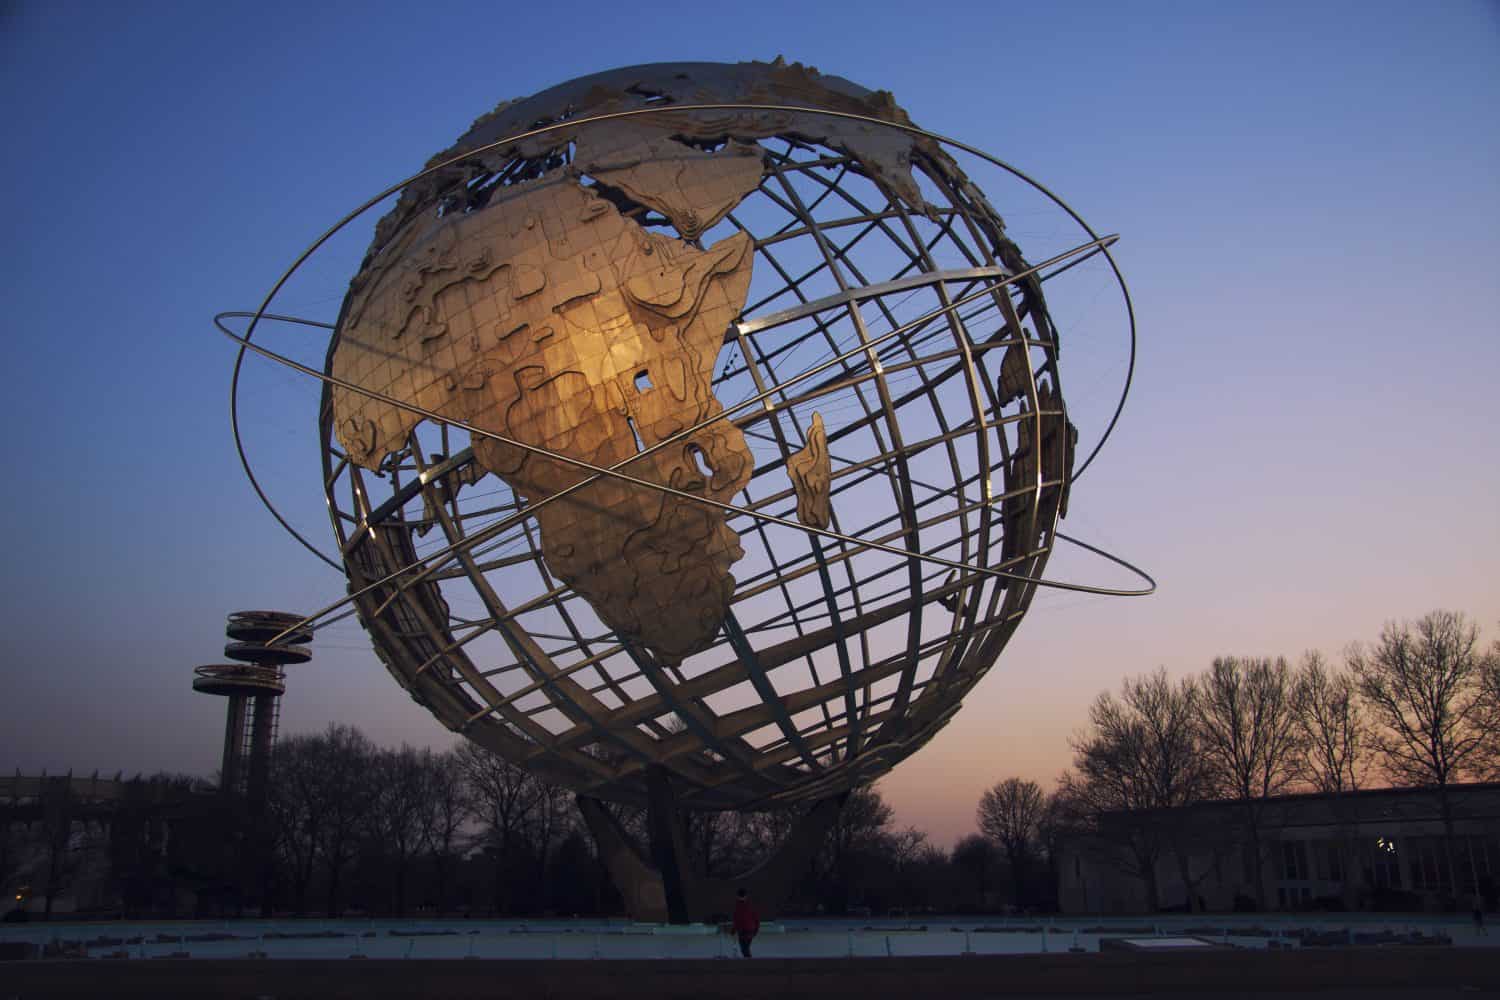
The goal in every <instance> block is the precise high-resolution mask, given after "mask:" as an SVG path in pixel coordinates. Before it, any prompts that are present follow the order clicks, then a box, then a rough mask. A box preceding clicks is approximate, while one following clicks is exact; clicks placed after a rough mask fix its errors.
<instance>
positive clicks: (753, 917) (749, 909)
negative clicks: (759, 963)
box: [733, 889, 760, 958]
mask: <svg viewBox="0 0 1500 1000" xmlns="http://www.w3.org/2000/svg"><path fill="white" fill-rule="evenodd" d="M733 923H734V932H735V934H737V935H739V939H740V954H741V955H744V956H745V957H746V958H749V957H750V942H751V941H754V940H755V935H756V933H757V932H758V931H759V930H760V915H759V914H757V913H756V912H755V904H754V903H752V902H750V897H749V896H748V895H747V894H746V892H745V890H744V889H740V891H739V898H738V899H736V900H735V901H734V922H733Z"/></svg>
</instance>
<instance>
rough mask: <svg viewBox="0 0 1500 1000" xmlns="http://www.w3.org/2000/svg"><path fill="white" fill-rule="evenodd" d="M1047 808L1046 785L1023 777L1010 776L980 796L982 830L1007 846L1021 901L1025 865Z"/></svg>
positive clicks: (1013, 878) (979, 816) (979, 810)
mask: <svg viewBox="0 0 1500 1000" xmlns="http://www.w3.org/2000/svg"><path fill="white" fill-rule="evenodd" d="M1045 810H1046V797H1045V796H1044V795H1043V794H1042V786H1040V785H1038V784H1037V783H1036V782H1034V781H1023V780H1022V779H1020V778H1006V779H1005V780H1004V781H1001V782H998V783H996V784H995V786H994V787H993V788H989V789H986V790H985V793H984V794H983V795H982V796H980V798H979V808H978V810H977V820H978V823H979V832H980V833H982V834H984V835H985V836H986V837H989V838H990V839H991V840H993V841H995V842H996V843H997V844H999V845H1000V846H1001V847H1002V848H1003V849H1004V850H1005V856H1006V859H1007V860H1009V861H1010V877H1011V880H1012V882H1013V883H1014V884H1015V890H1016V904H1017V905H1020V904H1021V903H1023V902H1024V901H1023V900H1022V898H1021V896H1022V894H1023V888H1022V887H1023V886H1024V885H1025V876H1026V871H1025V869H1026V866H1027V863H1028V862H1029V861H1030V858H1031V854H1032V847H1033V845H1035V843H1036V840H1037V832H1038V828H1039V826H1040V824H1041V821H1042V815H1043V813H1044V812H1045Z"/></svg>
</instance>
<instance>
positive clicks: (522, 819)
mask: <svg viewBox="0 0 1500 1000" xmlns="http://www.w3.org/2000/svg"><path fill="white" fill-rule="evenodd" d="M454 755H455V757H456V758H457V761H458V769H459V773H460V774H462V775H463V780H464V783H465V784H466V785H467V786H468V789H469V794H470V796H471V800H470V801H471V802H472V805H473V817H474V819H475V820H476V821H477V822H478V823H479V824H480V830H479V843H480V844H481V845H482V846H483V848H484V850H485V852H486V853H487V854H488V855H489V856H490V857H491V858H492V859H493V860H494V884H493V899H494V905H495V908H496V910H497V911H500V910H506V909H509V908H510V905H511V902H512V900H511V899H510V892H509V888H510V885H511V882H512V879H511V878H510V876H511V875H512V874H513V873H514V872H515V871H517V870H518V869H520V868H528V869H529V868H533V867H534V865H533V863H532V859H530V858H528V857H526V855H527V854H529V852H530V841H531V838H530V836H529V830H528V827H529V824H530V823H531V822H532V817H531V812H532V810H533V809H534V808H535V807H536V805H537V803H538V801H539V800H540V799H541V798H542V797H543V795H544V791H545V785H544V784H543V783H542V782H541V781H540V780H538V779H537V778H536V777H535V776H534V775H532V774H531V773H530V772H529V771H527V770H525V769H524V768H521V767H518V766H516V765H515V764H512V763H511V762H510V761H508V760H506V759H505V758H504V757H501V756H500V755H499V754H496V753H494V752H492V751H490V750H486V749H485V748H484V747H481V746H479V745H478V744H476V743H472V742H468V741H465V742H463V743H461V744H459V746H458V748H457V749H456V750H455V751H454Z"/></svg>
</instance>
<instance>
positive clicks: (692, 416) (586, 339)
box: [332, 128, 764, 663]
mask: <svg viewBox="0 0 1500 1000" xmlns="http://www.w3.org/2000/svg"><path fill="white" fill-rule="evenodd" d="M597 133H598V134H597V135H596V136H595V137H594V139H593V140H591V141H590V142H589V143H580V144H579V150H578V155H577V157H576V159H575V164H576V166H575V167H574V168H571V169H569V170H566V171H558V172H557V173H554V174H547V175H545V176H543V177H542V178H539V179H536V180H531V181H526V182H524V183H520V184H515V185H512V186H510V187H508V188H505V189H502V190H501V191H499V192H497V193H496V195H495V197H494V198H493V199H492V200H491V202H490V203H489V204H488V205H487V206H485V207H484V208H482V209H479V210H476V211H473V212H469V213H450V214H448V215H445V216H443V217H441V218H435V217H432V218H426V219H421V220H416V221H413V222H412V223H411V224H409V225H408V227H407V229H406V231H405V232H403V233H402V234H400V235H398V236H397V237H396V239H395V240H393V241H392V242H391V243H390V244H388V245H387V246H385V247H384V249H383V250H382V251H381V252H380V253H379V254H378V255H377V256H376V257H375V258H374V259H373V260H371V261H370V262H369V263H368V265H367V266H366V268H365V270H364V271H362V272H361V275H360V276H359V277H358V278H356V279H355V285H354V295H353V297H352V299H351V302H350V305H349V308H348V310H347V311H346V314H345V316H344V317H343V319H342V320H341V323H340V328H339V331H338V343H337V346H336V348H335V350H334V354H333V358H332V370H333V374H334V375H335V376H337V377H338V378H340V379H343V380H346V381H348V382H350V383H352V384H354V385H357V386H361V387H363V388H366V389H369V390H371V391H374V392H378V393H381V394H383V395H386V396H389V397H392V398H394V399H398V400H401V401H404V402H410V403H413V404H415V405H418V406H421V407H423V408H425V409H427V410H431V411H432V412H434V413H438V414H441V415H442V416H443V417H445V418H448V419H451V420H454V421H462V422H465V423H467V424H469V425H471V426H473V427H477V428H482V429H484V430H489V431H492V432H495V433H498V434H502V435H504V436H506V437H509V438H511V439H513V440H516V441H521V442H524V443H526V444H529V445H533V446H535V447H537V448H541V449H545V450H547V451H549V452H553V453H560V454H565V455H568V456H571V457H574V458H577V459H581V460H583V461H585V462H588V463H589V464H591V465H595V466H600V467H609V466H614V465H616V464H618V463H620V462H622V461H624V460H626V459H629V458H631V457H632V456H634V455H636V454H638V453H639V452H641V451H642V450H644V449H646V448H650V447H651V446H652V445H655V444H657V443H658V442H660V441H663V440H665V439H666V438H668V437H670V436H672V435H673V434H676V433H678V432H680V431H683V430H686V429H687V428H690V427H693V426H695V425H697V424H700V423H702V422H704V421H707V420H710V419H711V418H713V417H715V416H717V415H718V414H720V413H722V412H723V408H722V406H721V404H720V403H719V401H718V400H717V399H716V398H715V397H714V395H713V391H712V387H711V379H712V375H713V369H714V363H715V360H716V358H717V356H718V353H719V350H720V347H721V346H722V344H723V340H724V333H725V330H726V328H727V327H728V325H729V323H730V322H731V321H732V320H733V319H734V318H735V317H736V316H737V315H738V314H739V313H740V311H741V310H742V309H743V308H744V304H745V297H746V295H747V294H748V291H749V286H750V273H751V262H752V258H753V245H752V241H751V239H750V237H749V236H748V235H747V234H744V233H737V234H735V235H733V236H730V237H728V238H726V239H723V240H721V241H719V242H717V243H715V244H713V245H711V246H709V247H707V248H705V249H698V248H697V247H695V246H693V245H691V244H689V243H687V242H685V241H684V240H680V239H674V238H671V237H669V236H664V235H661V234H660V233H655V232H650V231H648V230H646V229H645V228H643V227H642V226H640V225H639V224H637V223H636V222H635V221H634V220H633V219H630V218H627V217H625V216H623V215H621V213H620V212H619V211H618V210H617V209H616V207H615V205H614V204H612V203H611V202H610V201H608V200H606V199H605V198H602V197H600V196H599V195H598V194H597V193H596V192H595V191H594V190H592V189H591V188H590V187H588V186H585V185H584V184H583V183H581V182H580V175H581V174H583V173H584V172H585V171H586V173H587V176H589V177H593V178H595V179H596V180H598V181H600V182H603V183H610V184H611V185H612V186H617V188H618V189H619V190H623V191H627V192H628V194H629V197H630V198H631V199H633V200H635V201H637V202H639V203H642V204H645V205H647V206H648V207H650V208H652V209H655V210H657V211H659V212H661V213H662V214H664V215H665V216H666V217H667V218H668V219H669V220H670V221H671V222H672V223H673V225H674V228H676V229H677V230H678V232H680V233H683V234H684V235H685V236H689V237H690V238H692V237H696V236H697V235H699V234H700V233H701V232H703V231H704V230H705V229H706V228H708V227H709V226H711V225H713V224H714V223H715V222H717V221H719V220H720V219H722V218H723V217H724V215H726V214H727V213H728V212H729V211H730V210H731V209H732V208H733V207H734V205H735V204H737V203H738V202H739V201H740V200H741V199H743V198H744V197H745V195H746V194H748V193H749V192H750V191H753V190H754V189H755V188H756V186H757V185H758V184H759V183H760V179H761V177H762V174H763V171H764V166H763V164H762V161H761V158H760V156H759V151H758V148H757V147H754V146H744V145H741V144H738V143H731V144H729V145H728V146H726V147H725V148H724V149H721V150H719V151H718V152H715V153H707V152H704V151H702V150H698V149H694V148H692V147H689V146H687V145H684V144H681V143H676V142H673V141H672V140H670V139H669V138H666V137H663V136H661V135H659V134H657V133H656V132H654V131H651V130H635V134H632V130H628V129H619V128H617V129H608V130H605V129H600V130H597ZM643 136H644V139H643ZM332 398H333V408H334V426H335V429H336V433H337V435H338V439H339V442H340V444H341V445H342V446H343V447H344V448H345V450H346V451H347V453H348V455H349V458H350V460H351V461H353V462H355V463H357V464H358V465H360V466H362V467H364V468H367V469H378V468H379V467H380V466H381V463H382V462H383V461H384V460H385V458H386V457H387V456H389V455H390V454H391V453H393V452H397V451H400V450H401V449H403V448H404V447H406V445H407V444H408V443H409V442H408V438H409V435H410V434H411V431H412V429H413V428H414V427H415V426H416V425H417V424H418V423H419V422H420V421H421V420H422V419H423V418H422V416H421V415H420V414H416V413H412V412H410V411H408V410H404V409H401V408H399V407H396V406H393V405H390V404H388V403H385V402H382V401H380V400H375V399H371V398H370V397H368V396H364V395H362V394H360V393H357V392H352V391H349V390H346V389H342V388H339V387H335V388H334V389H333V392H332ZM473 449H474V455H475V460H476V462H477V463H478V465H479V466H481V467H482V468H483V469H485V470H487V471H490V472H494V473H496V474H498V475H499V476H501V477H502V478H503V479H504V480H505V481H506V482H507V483H508V484H510V486H511V487H512V488H513V489H514V490H515V491H516V492H517V493H518V494H520V495H521V496H522V497H524V498H526V499H527V500H529V501H533V502H534V501H537V500H540V499H543V498H545V497H548V496H551V495H553V494H555V493H557V492H558V491H560V490H563V489H566V488H568V487H570V486H572V485H574V484H575V483H578V482H579V481H581V480H583V479H586V478H588V476H589V475H591V473H588V472H587V470H583V469H580V468H578V467H577V466H574V465H570V464H568V463H566V462H563V461H559V460H557V459H553V458H548V457H545V456H543V455H539V454H536V453H531V452H527V451H525V450H523V449H520V448H516V447H513V446H510V445H506V444H502V443H500V442H496V441H493V440H490V439H488V438H482V437H478V436H476V437H475V438H474V439H473ZM752 466H753V463H752V460H751V455H750V451H749V448H748V446H747V445H746V442H745V438H744V435H743V434H742V433H741V432H740V430H739V428H737V427H736V426H735V425H734V424H733V423H731V422H730V421H728V420H720V421H716V422H713V423H711V424H709V425H708V426H707V427H703V428H700V429H699V430H696V431H694V432H693V433H691V434H689V435H687V436H685V437H684V438H682V439H681V440H679V441H676V442H673V443H672V444H671V445H668V446H666V447H664V448H662V449H660V450H659V451H656V452H654V453H652V454H650V455H645V456H642V457H641V458H639V459H636V460H635V461H633V462H631V463H630V464H629V465H628V466H626V467H625V468H624V469H623V470H622V471H623V472H625V473H627V474H629V475H631V476H634V477H636V478H639V479H643V480H649V481H652V482H656V483H661V484H666V485H669V486H671V487H673V488H674V489H678V490H682V491H685V492H689V493H699V494H702V495H703V496H705V497H708V498H711V499H713V500H717V501H720V502H729V500H730V498H731V497H732V496H733V495H734V494H735V493H737V492H738V491H739V490H741V489H742V488H743V487H744V486H745V484H746V483H747V482H748V481H749V479H750V475H751V472H752ZM536 517H537V519H538V521H539V523H540V528H541V543H542V553H543V556H544V558H545V559H546V562H547V565H548V567H549V568H550V570H551V572H552V573H553V574H554V575H556V576H557V577H558V578H559V579H561V580H562V581H563V582H565V583H567V584H568V585H569V586H571V587H572V588H573V589H574V590H575V591H577V592H578V593H579V594H581V595H582V596H583V597H584V598H585V599H586V600H587V601H588V602H589V604H590V605H591V606H592V607H593V608H594V610H595V611H596V613H597V614H598V615H599V617H600V619H601V620H602V621H603V622H604V623H605V624H606V625H608V626H609V627H610V628H612V629H614V630H615V631H616V632H617V633H618V634H619V635H620V636H621V637H622V638H625V639H627V640H631V641H635V642H638V643H640V644H641V645H644V646H645V647H647V648H649V649H651V650H652V651H654V652H655V653H656V654H657V655H658V656H659V657H660V658H661V659H662V660H664V661H666V662H669V663H671V662H678V661H680V660H681V659H682V658H683V657H685V656H687V655H689V654H691V653H693V652H696V651H698V650H700V649H703V648H706V647H707V646H709V645H710V644H712V642H713V641H714V638H715V636H716V634H717V632H718V629H719V626H720V625H721V624H722V622H723V620H724V617H725V615H726V613H727V610H728V606H729V600H730V597H731V596H732V594H733V592H734V586H735V581H734V578H733V577H732V576H731V575H730V573H729V568H730V566H731V565H732V564H733V563H734V562H736V561H737V560H738V559H740V558H742V557H743V555H744V552H743V550H742V549H741V548H740V545H739V536H738V535H737V534H736V533H735V532H734V531H732V530H731V529H730V528H729V526H728V524H727V523H726V520H725V515H724V513H723V512H722V511H720V510H718V509H715V508H711V507H708V506H705V505H704V504H700V503H696V502H694V501H691V500H686V499H682V498H679V497H675V496H671V495H668V494H664V493H662V492H660V491H658V490H653V489H649V488H646V487H640V486H634V485H631V484H629V483H626V482H623V481H621V480H619V479H616V478H613V477H604V478H601V479H600V480H599V481H598V482H595V483H593V484H590V485H589V486H586V487H584V488H582V489H580V490H578V491H577V492H575V493H573V494H570V495H569V496H568V497H565V498H562V499H560V500H558V501H555V502H553V503H549V504H548V505H547V506H546V507H543V508H542V509H541V510H540V511H538V512H537V514H536Z"/></svg>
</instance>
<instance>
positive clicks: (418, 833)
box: [370, 746, 437, 917]
mask: <svg viewBox="0 0 1500 1000" xmlns="http://www.w3.org/2000/svg"><path fill="white" fill-rule="evenodd" d="M434 768H435V765H434V763H433V755H432V751H431V750H422V751H420V752H419V751H417V750H415V749H413V748H412V747H409V746H402V747H401V749H399V750H381V751H379V753H378V754H377V756H376V758H375V767H374V769H373V770H374V778H375V781H376V782H377V785H378V788H377V791H376V798H375V808H374V810H373V811H372V813H371V817H370V818H371V820H372V821H373V822H372V823H371V825H372V826H373V827H374V830H375V833H376V835H377V836H378V837H379V845H380V854H381V856H382V857H383V858H384V860H385V862H386V865H387V868H388V870H389V872H390V876H391V903H392V909H393V912H394V913H395V915H396V916H398V917H400V916H404V915H405V914H406V881H407V876H408V875H409V874H410V872H411V867H412V865H413V864H414V863H415V862H416V860H417V859H418V858H419V857H421V856H422V855H423V854H424V853H426V851H427V848H428V845H429V843H430V840H429V838H430V836H431V833H432V828H433V823H434V820H435V814H436V812H437V796H436V794H435V791H436V788H435V783H434V780H433V770H434Z"/></svg>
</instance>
